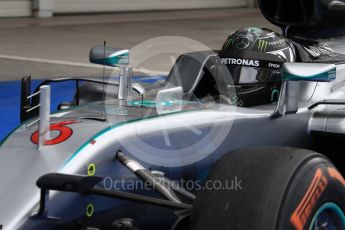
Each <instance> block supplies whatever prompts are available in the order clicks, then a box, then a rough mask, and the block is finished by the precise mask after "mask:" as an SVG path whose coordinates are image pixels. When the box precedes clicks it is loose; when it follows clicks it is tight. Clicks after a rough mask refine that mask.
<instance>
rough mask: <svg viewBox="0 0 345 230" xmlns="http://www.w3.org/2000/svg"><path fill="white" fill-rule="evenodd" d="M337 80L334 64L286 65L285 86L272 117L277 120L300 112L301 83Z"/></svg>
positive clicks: (284, 67)
mask: <svg viewBox="0 0 345 230" xmlns="http://www.w3.org/2000/svg"><path fill="white" fill-rule="evenodd" d="M335 78H336V66H335V65H334V64H321V63H289V62H286V63H284V64H283V67H282V79H283V84H282V86H281V91H280V95H279V100H278V104H277V107H276V109H275V111H274V112H273V114H272V115H271V117H272V118H277V117H281V116H284V115H285V114H288V113H296V112H297V111H298V103H299V81H311V82H330V81H333V80H335Z"/></svg>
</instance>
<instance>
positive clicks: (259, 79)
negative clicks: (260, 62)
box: [227, 65, 281, 84]
mask: <svg viewBox="0 0 345 230" xmlns="http://www.w3.org/2000/svg"><path fill="white" fill-rule="evenodd" d="M227 67H228V69H229V71H230V73H231V76H232V77H233V79H234V83H235V84H256V83H268V82H277V81H281V73H280V70H273V69H262V68H257V67H247V66H236V65H228V66H227Z"/></svg>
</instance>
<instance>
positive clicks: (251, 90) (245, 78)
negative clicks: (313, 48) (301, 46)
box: [219, 27, 295, 106]
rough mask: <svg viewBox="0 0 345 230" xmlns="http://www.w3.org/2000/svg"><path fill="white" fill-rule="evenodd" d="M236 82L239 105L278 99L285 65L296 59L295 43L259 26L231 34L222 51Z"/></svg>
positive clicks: (236, 100) (259, 103)
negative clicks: (282, 69) (282, 67)
mask: <svg viewBox="0 0 345 230" xmlns="http://www.w3.org/2000/svg"><path fill="white" fill-rule="evenodd" d="M219 56H220V58H221V62H222V63H223V64H225V65H226V66H227V67H228V69H229V71H230V74H231V76H232V78H233V81H234V87H236V96H235V97H234V98H231V100H232V101H233V103H235V104H237V105H239V106H255V105H262V104H268V103H271V102H273V101H276V100H277V99H278V97H279V91H280V86H281V73H280V69H281V65H282V64H283V63H284V62H294V61H295V50H294V47H293V45H292V43H291V42H289V41H288V40H287V39H286V38H284V37H283V36H282V35H280V34H278V33H276V32H273V31H271V30H268V29H262V28H257V27H247V28H243V29H241V30H239V31H236V32H235V33H233V34H231V35H230V36H229V37H228V39H227V40H226V42H225V43H224V45H223V47H222V50H221V51H220V53H219Z"/></svg>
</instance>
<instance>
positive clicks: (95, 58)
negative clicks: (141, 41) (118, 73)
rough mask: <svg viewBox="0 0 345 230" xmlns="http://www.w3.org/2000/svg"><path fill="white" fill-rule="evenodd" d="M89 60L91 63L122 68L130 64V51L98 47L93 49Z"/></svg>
mask: <svg viewBox="0 0 345 230" xmlns="http://www.w3.org/2000/svg"><path fill="white" fill-rule="evenodd" d="M89 59H90V62H91V63H94V64H100V65H106V66H113V67H115V66H120V65H128V64H129V50H128V49H118V48H112V47H107V46H104V45H96V46H94V47H92V48H91V50H90V55H89Z"/></svg>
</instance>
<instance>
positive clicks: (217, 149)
mask: <svg viewBox="0 0 345 230" xmlns="http://www.w3.org/2000/svg"><path fill="white" fill-rule="evenodd" d="M341 40H342V38H341V39H327V40H319V42H320V44H321V45H319V46H318V47H304V49H305V53H308V52H314V54H315V52H318V54H319V55H320V56H325V57H330V56H329V55H330V53H327V52H326V51H328V52H334V53H332V55H333V54H337V55H338V56H342V55H345V49H343V46H342V45H341V46H339V43H340V42H341ZM302 46H303V45H301V47H302ZM320 46H325V47H326V48H327V49H326V51H325V50H324V49H323V51H325V54H322V53H320V50H321V49H320ZM103 48H104V47H103ZM302 48H303V47H302ZM104 49H105V48H104ZM333 50H334V51H333ZM109 52H110V53H112V54H114V53H116V52H117V54H116V55H114V56H112V57H111V58H113V57H119V55H124V53H125V52H122V53H121V52H120V54H119V53H118V52H119V50H116V51H114V50H111V51H109ZM193 55H196V56H198V58H199V59H198V60H199V63H200V64H199V65H197V66H193V67H191V69H192V70H189V71H190V72H188V74H191V72H192V73H193V69H195V71H194V72H195V73H196V74H194V76H188V77H189V79H192V80H191V81H192V84H189V85H190V87H186V85H184V82H182V83H180V84H179V83H176V81H174V77H175V75H174V71H173V70H172V72H171V73H170V75H169V77H168V79H167V82H164V83H162V84H161V85H159V86H158V85H156V86H157V88H154V87H155V86H147V87H146V86H137V90H133V91H130V93H128V95H129V96H130V97H132V98H127V96H128V95H127V92H125V89H127V88H128V87H129V88H132V86H131V85H132V83H131V82H130V81H129V80H130V77H131V76H130V71H131V70H129V69H128V68H127V66H126V64H127V63H126V61H124V60H123V58H124V57H123V56H121V57H120V58H118V59H117V60H115V61H114V60H112V61H111V62H112V63H113V62H116V63H117V64H119V63H120V67H121V68H123V69H122V74H123V75H122V77H123V76H125V77H126V78H120V81H121V80H122V81H123V82H122V83H121V82H120V84H119V85H116V86H114V87H115V88H110V89H106V90H110V91H111V90H114V89H115V90H119V91H121V96H119V97H118V98H110V99H109V98H106V99H105V100H98V99H97V98H96V99H94V100H93V101H90V99H89V96H90V95H85V96H84V98H82V97H81V98H78V99H79V100H80V101H81V102H80V103H79V105H76V106H72V107H70V108H67V109H63V110H59V111H57V112H56V113H53V114H51V115H50V116H49V118H50V123H49V125H48V126H49V128H48V131H49V130H50V131H49V133H50V135H49V136H48V139H47V140H44V141H45V142H43V143H42V140H41V139H40V138H41V137H40V131H39V130H40V128H42V127H39V120H38V117H37V116H33V117H32V118H30V119H27V120H26V121H24V122H23V123H22V124H21V125H20V126H19V127H18V128H17V129H16V130H14V131H13V132H12V133H11V134H10V135H9V136H8V137H7V138H6V139H5V140H4V141H3V142H2V144H1V146H0V169H1V174H0V177H1V179H0V181H1V183H0V206H1V209H0V225H1V226H2V228H3V229H50V228H59V227H61V226H65V225H68V224H75V222H78V221H79V222H82V223H83V224H84V223H85V225H86V226H93V225H97V226H100V225H101V224H100V223H102V224H104V225H107V224H110V225H111V223H112V222H113V221H115V220H117V219H121V218H124V217H128V218H132V219H135V220H137V221H138V222H139V223H142V225H144V226H146V225H149V224H150V223H152V222H153V220H156V219H162V220H163V221H164V220H165V219H166V220H167V223H170V222H169V221H170V220H171V216H172V214H173V212H172V211H171V210H170V209H166V208H162V207H154V208H150V210H148V209H147V206H148V205H149V204H144V205H143V204H141V205H138V204H135V203H133V202H131V201H126V200H119V199H111V198H109V197H104V196H96V195H93V194H87V195H80V194H79V193H75V192H71V193H66V192H62V191H60V192H58V191H57V192H53V193H50V196H49V202H48V204H49V207H48V206H47V207H46V211H47V212H45V213H43V214H42V213H40V210H39V206H40V200H41V201H42V193H40V188H38V187H37V186H36V181H37V179H38V178H40V177H41V176H42V175H45V174H48V173H52V172H54V173H61V174H69V175H85V176H90V177H92V176H97V177H102V178H106V179H104V180H102V182H100V183H98V185H97V186H98V187H100V188H103V189H107V190H114V191H115V190H117V189H118V188H117V187H116V186H115V185H114V182H117V181H121V180H122V179H123V178H126V180H133V181H137V180H139V179H138V178H137V176H136V175H135V174H133V173H131V171H130V170H128V168H126V167H125V166H124V164H122V163H121V162H120V161H119V160H118V158H117V157H116V156H117V153H118V152H119V151H120V152H121V153H122V154H124V155H125V156H127V157H129V158H130V159H134V161H133V162H135V163H138V164H135V166H133V165H132V166H133V167H134V169H133V168H132V170H133V171H136V170H140V169H141V167H142V168H143V169H149V170H150V171H151V172H154V171H156V172H159V173H162V174H163V175H164V177H166V178H170V179H176V180H178V179H180V178H185V179H190V180H193V181H195V180H198V179H200V180H202V179H203V178H204V175H205V174H207V172H208V170H209V169H210V168H211V166H212V165H213V164H214V163H215V162H216V161H217V160H218V159H219V158H220V157H221V156H223V155H224V154H226V153H229V152H230V151H231V150H235V149H242V148H245V147H250V146H271V145H274V146H289V147H298V148H306V149H310V148H312V146H313V144H314V142H315V140H316V139H315V138H314V137H319V136H322V135H323V136H327V135H330V134H332V135H337V136H340V137H343V136H344V134H345V131H344V129H343V127H345V124H343V117H344V115H345V110H344V108H345V107H344V104H345V95H344V88H343V83H344V80H345V64H344V63H345V59H343V61H341V60H340V61H339V60H335V61H334V62H332V59H330V60H331V61H327V62H323V61H320V62H315V63H308V64H303V63H297V64H296V63H287V64H285V65H284V68H285V69H284V71H285V73H286V74H290V76H288V77H286V79H285V83H284V84H283V90H282V91H281V95H280V98H279V102H278V104H276V103H272V104H268V105H262V106H255V107H250V108H244V107H238V106H236V105H235V104H231V103H228V102H227V101H226V100H225V101H215V100H213V101H212V100H207V99H205V98H198V96H196V95H195V91H196V88H197V87H198V85H200V84H201V83H200V82H202V81H203V79H204V78H203V75H201V74H199V73H200V72H201V70H202V69H203V68H205V67H206V66H207V65H208V64H207V60H209V59H212V58H213V57H214V52H211V54H209V53H207V52H206V53H205V52H200V53H193V54H185V55H184V57H186V56H189V57H190V56H193ZM110 56H111V55H110ZM124 56H126V55H124ZM95 58H96V57H95ZM97 58H98V59H99V58H100V56H98V57H97ZM107 58H108V57H107ZM107 60H108V59H107ZM200 60H201V61H200ZM184 61H186V58H180V59H178V60H177V62H176V64H175V66H178V67H179V66H180V65H185V63H183V62H184ZM93 62H94V63H97V62H96V61H93ZM99 63H102V64H105V61H104V60H103V61H99ZM325 63H326V64H325ZM107 64H109V63H107ZM293 64H296V65H295V66H294V65H293ZM124 65H125V66H124ZM117 66H118V65H117ZM333 68H336V79H331V78H332V77H330V76H331V75H332V74H333V75H334V73H333V72H332V70H333ZM297 70H298V71H297ZM296 71H297V72H296ZM331 72H332V73H331ZM220 73H222V71H220ZM182 75H183V73H182ZM292 75H294V77H295V78H293V77H291V76H292ZM333 75H332V76H333ZM318 77H319V78H318ZM182 78H185V76H182ZM302 80H305V81H302ZM320 81H321V82H320ZM322 81H326V82H322ZM124 82H126V86H123V84H124ZM221 82H222V81H221ZM223 83H224V82H223ZM88 86H90V85H88V84H87V83H85V84H84V85H81V86H80V92H82V90H83V87H88ZM138 89H142V90H144V91H146V93H147V92H152V93H151V94H150V96H149V97H148V98H143V95H141V94H142V93H143V91H142V92H141V91H140V90H138ZM181 89H183V92H182V91H181V92H180V90H181ZM169 90H170V91H169ZM224 90H226V89H224ZM228 90H229V91H231V89H228ZM92 93H93V92H90V94H92ZM86 94H87V93H86ZM159 95H160V96H162V95H163V96H162V98H163V99H162V98H160V96H159ZM176 95H177V97H175V96H176ZM185 95H187V97H185ZM78 97H79V96H78ZM171 97H172V98H171ZM179 97H181V98H179ZM85 98H86V99H85ZM43 100H45V99H43ZM83 100H84V101H83ZM172 101H173V102H172ZM176 101H177V105H170V104H169V103H175V102H176ZM164 103H165V104H164ZM166 103H168V104H166ZM42 104H43V102H42V101H41V106H42ZM41 109H42V108H41ZM40 119H42V117H40ZM41 126H42V125H41ZM43 135H45V134H43ZM41 136H42V134H41ZM40 144H41V145H40ZM138 165H139V166H138ZM128 167H129V168H130V166H128ZM338 167H339V168H342V167H343V165H341V164H339V165H338ZM56 190H59V189H56ZM134 193H138V194H141V193H145V191H142V190H135V191H134ZM148 193H149V194H151V195H152V194H154V192H152V191H149V192H148ZM177 203H178V202H177ZM41 206H42V203H41ZM41 208H42V207H41ZM91 209H92V210H91ZM90 210H91V211H90ZM37 212H39V215H38V214H37ZM35 213H36V214H35ZM107 213H111V215H107ZM152 213H154V214H152ZM153 216H154V218H153ZM72 226H74V225H72Z"/></svg>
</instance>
